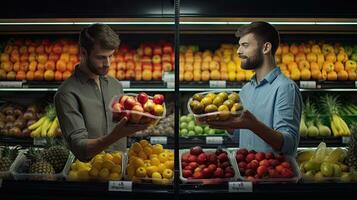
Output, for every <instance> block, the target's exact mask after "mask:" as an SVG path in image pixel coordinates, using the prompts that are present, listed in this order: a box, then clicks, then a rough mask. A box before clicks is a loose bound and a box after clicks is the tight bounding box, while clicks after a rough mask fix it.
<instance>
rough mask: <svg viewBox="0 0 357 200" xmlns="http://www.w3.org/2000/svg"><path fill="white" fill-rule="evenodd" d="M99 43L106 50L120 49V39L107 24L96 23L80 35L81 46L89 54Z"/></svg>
mask: <svg viewBox="0 0 357 200" xmlns="http://www.w3.org/2000/svg"><path fill="white" fill-rule="evenodd" d="M96 43H98V44H99V45H100V47H102V48H104V49H109V50H114V49H116V48H118V47H119V45H120V39H119V36H118V34H116V33H115V32H114V30H113V29H111V28H110V27H109V26H108V25H106V24H101V23H96V24H92V25H90V26H88V27H86V28H84V29H83V30H82V31H81V33H80V35H79V46H80V47H82V48H84V49H85V50H86V51H87V52H88V53H90V51H91V50H92V48H93V46H94V45H95V44H96Z"/></svg>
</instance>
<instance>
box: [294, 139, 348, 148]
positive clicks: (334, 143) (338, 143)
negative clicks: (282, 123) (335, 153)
mask: <svg viewBox="0 0 357 200" xmlns="http://www.w3.org/2000/svg"><path fill="white" fill-rule="evenodd" d="M320 142H325V143H326V145H327V146H328V147H345V146H346V145H347V144H346V142H345V141H344V140H343V139H342V137H316V138H311V137H309V138H306V137H300V143H299V147H317V146H318V145H319V144H320Z"/></svg>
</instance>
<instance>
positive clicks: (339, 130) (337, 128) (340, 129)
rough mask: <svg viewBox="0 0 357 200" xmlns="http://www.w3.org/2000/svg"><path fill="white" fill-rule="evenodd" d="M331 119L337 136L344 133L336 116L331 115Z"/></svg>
mask: <svg viewBox="0 0 357 200" xmlns="http://www.w3.org/2000/svg"><path fill="white" fill-rule="evenodd" d="M332 120H333V123H334V124H335V127H336V130H337V131H338V135H339V136H342V135H344V134H345V133H344V130H343V128H342V127H341V124H340V120H339V119H338V116H337V115H332Z"/></svg>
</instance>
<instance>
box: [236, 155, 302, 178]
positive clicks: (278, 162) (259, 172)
mask: <svg viewBox="0 0 357 200" xmlns="http://www.w3.org/2000/svg"><path fill="white" fill-rule="evenodd" d="M232 156H233V157H234V158H235V160H236V163H237V164H238V169H239V176H240V178H241V179H242V180H246V181H252V182H254V183H277V182H293V183H296V182H298V180H299V179H300V178H301V173H300V170H299V167H298V165H297V163H296V160H295V158H293V157H291V156H287V155H283V154H274V153H273V152H256V151H254V150H247V149H245V148H241V149H238V150H236V151H233V152H232Z"/></svg>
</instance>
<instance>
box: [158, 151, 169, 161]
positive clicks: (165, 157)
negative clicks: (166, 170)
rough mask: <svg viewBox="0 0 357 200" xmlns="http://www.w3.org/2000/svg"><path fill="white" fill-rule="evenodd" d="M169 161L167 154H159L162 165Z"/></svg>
mask: <svg viewBox="0 0 357 200" xmlns="http://www.w3.org/2000/svg"><path fill="white" fill-rule="evenodd" d="M168 159H169V156H168V155H167V153H160V154H159V160H160V162H161V163H164V162H166V161H167V160H168Z"/></svg>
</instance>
